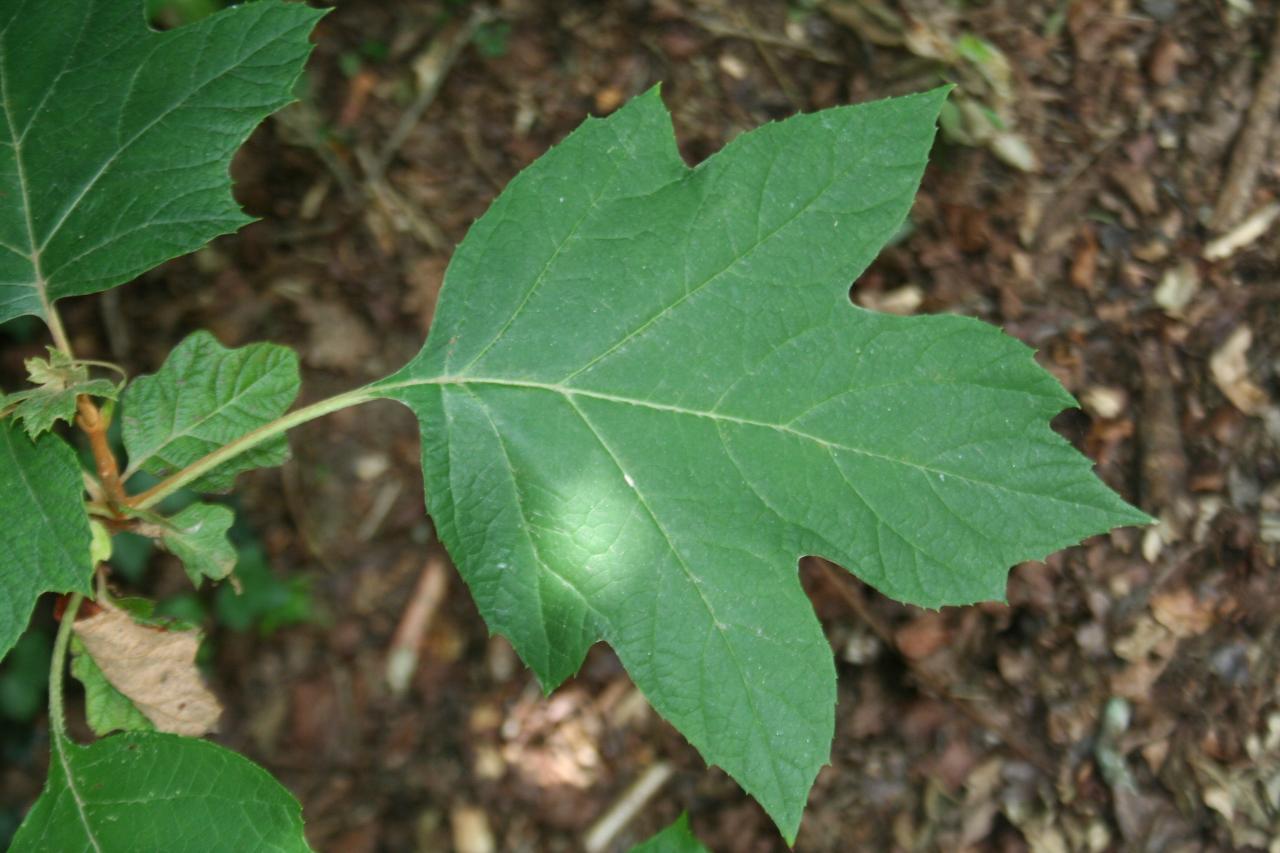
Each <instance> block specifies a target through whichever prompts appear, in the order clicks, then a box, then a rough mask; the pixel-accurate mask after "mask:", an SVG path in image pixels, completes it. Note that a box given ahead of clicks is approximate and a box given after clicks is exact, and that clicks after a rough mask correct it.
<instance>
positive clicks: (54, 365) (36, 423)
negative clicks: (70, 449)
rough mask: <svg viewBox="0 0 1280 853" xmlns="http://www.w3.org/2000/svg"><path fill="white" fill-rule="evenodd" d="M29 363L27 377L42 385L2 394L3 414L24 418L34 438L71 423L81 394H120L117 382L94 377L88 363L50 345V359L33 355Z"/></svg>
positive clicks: (94, 395) (110, 398)
mask: <svg viewBox="0 0 1280 853" xmlns="http://www.w3.org/2000/svg"><path fill="white" fill-rule="evenodd" d="M25 364H26V368H27V378H28V379H29V380H30V381H31V382H34V383H36V384H37V385H38V386H39V387H37V388H29V389H27V390H24V391H17V392H15V393H13V394H9V395H8V396H3V397H0V414H2V415H12V416H13V417H14V418H16V419H18V420H20V421H22V424H23V426H24V427H25V428H26V430H27V435H29V436H31V437H32V438H36V437H38V436H39V435H40V434H41V433H43V432H48V431H49V430H50V429H52V428H53V425H54V424H55V423H56V422H58V421H60V420H61V421H66V422H67V423H71V421H72V420H73V419H74V418H75V416H76V397H77V396H79V395H80V394H86V395H88V396H90V397H103V398H106V399H108V400H114V399H116V397H117V396H119V390H120V389H119V388H118V386H117V385H116V383H114V382H112V381H110V380H108V379H92V378H90V376H89V368H88V367H87V366H86V365H85V364H83V363H81V362H78V361H75V360H74V359H72V358H71V356H69V355H67V354H66V353H64V352H62V351H61V350H58V349H54V348H53V347H50V348H49V358H47V359H43V358H29V359H27V360H26V362H25Z"/></svg>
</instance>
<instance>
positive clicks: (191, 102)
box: [0, 0, 324, 323]
mask: <svg viewBox="0 0 1280 853" xmlns="http://www.w3.org/2000/svg"><path fill="white" fill-rule="evenodd" d="M323 14H324V13H323V12H322V11H319V10H316V9H310V8H308V7H307V6H306V5H305V4H302V3H281V2H276V0H266V2H258V3H246V4H243V5H237V6H233V7H231V8H229V9H227V10H225V11H223V12H221V13H219V14H217V15H214V16H213V17H210V18H208V19H206V20H203V21H201V22H199V23H196V24H192V25H191V26H188V27H182V28H180V29H176V30H170V31H168V32H164V33H159V32H155V31H153V30H150V29H149V28H148V27H147V26H146V22H145V19H144V17H143V9H142V3H141V2H139V0H59V2H57V3H45V2H40V0H12V2H7V3H4V4H3V5H0V88H2V89H3V92H4V98H3V101H4V115H3V119H4V120H3V121H2V122H0V197H3V198H4V199H5V200H6V202H5V204H3V205H0V323H2V322H4V321H6V320H8V319H10V318H12V317H17V316H19V315H22V314H34V315H37V316H39V317H45V316H47V311H48V309H47V307H46V306H48V305H49V304H51V303H52V302H54V301H55V300H58V299H61V298H62V297H64V296H74V295H77V294H83V293H95V292H97V291H100V290H106V289H107V288H110V287H113V286H115V285H117V284H121V283H122V282H126V281H128V280H129V279H131V278H134V277H135V276H137V275H139V274H140V273H143V272H145V271H146V270H148V269H150V268H151V267H153V266H155V265H156V264H158V263H160V262H161V261H164V260H167V259H169V258H173V257H176V256H178V255H182V254H185V253H186V252H190V251H193V250H195V249H198V248H199V247H200V246H202V245H204V244H205V243H206V242H208V241H209V240H210V239H212V238H213V237H216V236H217V235H219V234H226V233H228V232H230V231H233V230H235V229H236V228H239V227H240V226H241V225H243V224H244V223H246V222H249V221H250V219H249V217H247V216H245V215H244V214H243V213H242V212H241V211H240V208H239V206H238V205H236V203H235V201H234V200H233V199H232V197H231V180H230V177H229V176H228V174H227V167H228V165H229V163H230V161H231V155H232V154H233V153H234V152H235V150H236V149H237V148H238V147H239V146H240V143H242V142H243V141H244V139H245V137H247V136H248V135H249V132H250V131H251V130H253V128H254V127H256V126H257V125H258V123H259V122H260V121H262V119H263V118H264V117H265V116H267V115H268V114H269V113H271V112H272V111H274V110H276V109H279V108H280V107H282V106H284V105H285V104H287V103H288V102H289V101H291V100H292V99H293V96H292V91H293V85H294V82H295V81H296V80H297V79H298V75H299V73H301V71H302V64H303V62H304V61H305V60H306V58H307V55H308V54H309V53H310V52H311V45H310V43H309V42H308V39H307V36H308V34H309V33H310V32H311V28H312V27H313V26H314V25H315V22H316V21H317V20H318V19H319V18H320V16H321V15H323Z"/></svg>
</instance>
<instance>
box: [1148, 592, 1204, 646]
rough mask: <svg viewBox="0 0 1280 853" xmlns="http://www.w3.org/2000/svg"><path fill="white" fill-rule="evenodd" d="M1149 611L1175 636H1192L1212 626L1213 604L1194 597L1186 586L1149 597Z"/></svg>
mask: <svg viewBox="0 0 1280 853" xmlns="http://www.w3.org/2000/svg"><path fill="white" fill-rule="evenodd" d="M1151 613H1152V615H1154V616H1155V618H1156V621H1157V622H1159V623H1160V624H1161V625H1163V626H1164V627H1166V628H1168V629H1169V630H1170V631H1172V632H1173V635H1174V636H1175V637H1179V638H1183V637H1194V636H1196V635H1198V634H1203V633H1204V632H1205V631H1208V630H1209V629H1210V628H1212V627H1213V622H1214V613H1213V605H1212V604H1210V603H1205V602H1202V601H1200V600H1199V599H1197V598H1196V596H1195V593H1193V592H1192V591H1191V590H1189V589H1187V588H1186V587H1181V588H1179V589H1175V590H1173V591H1171V592H1164V593H1158V594H1156V595H1153V596H1152V597H1151Z"/></svg>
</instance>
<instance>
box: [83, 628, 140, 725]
mask: <svg viewBox="0 0 1280 853" xmlns="http://www.w3.org/2000/svg"><path fill="white" fill-rule="evenodd" d="M71 674H72V675H74V676H75V677H76V678H77V679H78V680H79V681H80V683H81V684H83V685H84V713H85V717H86V718H87V719H88V721H89V728H91V729H93V733H94V734H96V735H98V736H99V737H101V736H103V735H109V734H111V733H112V732H116V731H123V732H149V731H153V730H154V729H155V724H153V723H152V722H151V721H150V720H148V719H147V717H146V715H145V714H143V713H142V712H141V711H139V710H138V706H136V705H134V704H133V702H131V701H130V700H129V697H128V696H125V695H124V694H123V693H121V692H120V691H119V690H117V689H116V688H115V687H114V686H113V685H112V684H111V682H110V681H108V680H107V677H106V676H105V675H103V674H102V670H101V669H100V668H99V667H98V665H97V664H96V663H94V662H93V655H91V654H89V652H88V651H87V650H86V649H85V647H84V643H82V642H80V639H79V638H78V637H72V638H71Z"/></svg>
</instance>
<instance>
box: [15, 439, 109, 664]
mask: <svg viewBox="0 0 1280 853" xmlns="http://www.w3.org/2000/svg"><path fill="white" fill-rule="evenodd" d="M0 519H4V523H3V525H0V658H3V657H4V656H5V655H6V654H8V652H9V649H11V648H13V644H14V643H15V642H17V639H18V636H19V635H20V634H21V633H22V631H23V629H24V628H26V626H27V621H28V620H29V619H30V618H31V611H32V610H33V609H35V606H36V599H37V598H39V597H40V595H41V594H42V593H45V592H82V593H88V592H90V583H89V582H90V577H91V576H92V574H93V565H92V563H91V562H90V561H89V543H90V534H89V517H88V515H87V514H86V513H85V509H84V480H83V478H82V475H81V472H80V463H79V462H78V461H77V460H76V454H75V451H74V450H72V449H71V447H70V446H69V445H68V444H67V443H66V442H65V441H63V440H62V439H61V438H59V437H58V436H56V435H43V436H41V437H40V438H39V439H37V440H35V441H32V440H31V439H30V438H29V437H28V436H26V435H25V434H24V433H23V432H22V429H21V428H20V427H19V426H18V425H17V424H16V423H14V422H13V420H12V419H11V418H5V419H4V420H0Z"/></svg>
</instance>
